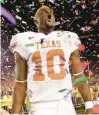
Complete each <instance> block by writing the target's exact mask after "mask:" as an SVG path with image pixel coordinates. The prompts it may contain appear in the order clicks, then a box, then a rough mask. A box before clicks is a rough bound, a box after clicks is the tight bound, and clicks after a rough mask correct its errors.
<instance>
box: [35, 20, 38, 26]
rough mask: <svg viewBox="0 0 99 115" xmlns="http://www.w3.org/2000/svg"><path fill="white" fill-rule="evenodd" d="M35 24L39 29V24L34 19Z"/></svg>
mask: <svg viewBox="0 0 99 115" xmlns="http://www.w3.org/2000/svg"><path fill="white" fill-rule="evenodd" d="M34 24H35V25H36V26H37V27H38V22H37V20H36V19H34Z"/></svg>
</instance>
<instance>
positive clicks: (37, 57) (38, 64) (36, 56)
mask: <svg viewBox="0 0 99 115" xmlns="http://www.w3.org/2000/svg"><path fill="white" fill-rule="evenodd" d="M54 56H59V60H60V63H59V67H60V73H55V72H54ZM61 57H64V52H63V50H62V49H51V50H49V51H48V52H47V54H46V59H47V75H48V77H49V78H51V79H52V80H61V79H64V77H65V76H66V70H65V68H64V65H65V61H64V60H62V58H61ZM32 61H33V62H34V63H35V68H36V70H35V74H34V75H33V81H44V80H45V75H44V74H43V73H42V60H41V54H40V51H36V52H34V53H33V55H32Z"/></svg>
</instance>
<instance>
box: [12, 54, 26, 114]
mask: <svg viewBox="0 0 99 115" xmlns="http://www.w3.org/2000/svg"><path fill="white" fill-rule="evenodd" d="M14 58H15V74H16V77H18V78H16V82H15V87H14V92H13V104H12V114H20V113H21V110H22V105H23V103H24V101H25V96H26V94H25V92H26V89H27V82H26V79H27V62H26V61H25V60H23V58H22V57H21V56H20V54H19V53H17V52H15V53H14ZM20 81H21V82H20Z"/></svg>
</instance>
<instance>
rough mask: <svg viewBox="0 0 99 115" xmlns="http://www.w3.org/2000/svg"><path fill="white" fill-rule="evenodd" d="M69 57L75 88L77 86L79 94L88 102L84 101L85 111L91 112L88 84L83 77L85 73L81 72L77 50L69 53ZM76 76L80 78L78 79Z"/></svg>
mask: <svg viewBox="0 0 99 115" xmlns="http://www.w3.org/2000/svg"><path fill="white" fill-rule="evenodd" d="M70 59H71V61H72V66H71V68H72V72H73V74H74V76H75V80H76V81H77V83H76V85H77V88H78V90H79V92H80V94H81V95H82V97H83V100H84V102H85V103H86V102H88V103H86V104H87V105H86V106H87V107H88V109H87V113H90V114H92V107H91V106H90V105H88V104H90V101H91V96H90V91H89V86H88V84H87V81H86V79H84V77H85V75H84V73H83V70H82V66H81V62H80V59H79V51H78V50H75V51H74V52H73V53H72V54H71V56H70ZM78 78H80V79H78Z"/></svg>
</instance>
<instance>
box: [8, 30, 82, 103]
mask: <svg viewBox="0 0 99 115" xmlns="http://www.w3.org/2000/svg"><path fill="white" fill-rule="evenodd" d="M79 44H80V40H79V38H78V36H77V34H75V33H73V32H69V31H53V32H51V33H50V34H48V35H45V34H43V33H35V32H24V33H20V34H17V35H15V36H12V39H11V43H10V49H11V51H12V52H13V53H14V52H15V51H16V52H18V53H19V54H20V55H21V57H22V58H23V59H24V60H26V61H27V64H28V75H27V88H28V89H27V90H28V91H29V100H30V102H37V101H54V100H60V99H63V98H64V99H67V98H68V95H69V94H70V92H71V90H72V82H71V75H70V72H69V58H70V55H71V53H72V52H73V51H74V50H76V49H77V48H78V45H79Z"/></svg>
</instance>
